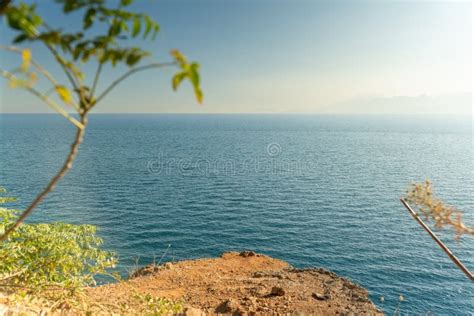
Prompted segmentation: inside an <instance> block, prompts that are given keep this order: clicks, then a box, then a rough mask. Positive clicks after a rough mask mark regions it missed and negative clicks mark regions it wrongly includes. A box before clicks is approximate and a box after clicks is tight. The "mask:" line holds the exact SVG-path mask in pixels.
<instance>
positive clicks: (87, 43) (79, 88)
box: [2, 0, 202, 119]
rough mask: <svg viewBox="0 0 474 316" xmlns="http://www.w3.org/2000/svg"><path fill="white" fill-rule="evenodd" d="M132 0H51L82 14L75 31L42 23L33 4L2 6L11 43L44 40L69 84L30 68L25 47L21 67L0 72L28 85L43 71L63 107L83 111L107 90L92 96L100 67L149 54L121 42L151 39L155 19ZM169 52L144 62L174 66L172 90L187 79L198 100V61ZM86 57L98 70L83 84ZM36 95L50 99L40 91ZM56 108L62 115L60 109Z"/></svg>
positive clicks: (131, 64) (14, 84)
mask: <svg viewBox="0 0 474 316" xmlns="http://www.w3.org/2000/svg"><path fill="white" fill-rule="evenodd" d="M132 2H133V0H120V1H117V2H115V3H116V4H117V6H114V7H112V3H111V2H110V1H106V0H56V3H57V4H58V5H60V6H61V8H62V12H63V13H64V14H67V15H68V14H72V13H76V14H77V13H79V14H82V21H83V23H82V27H81V29H79V30H75V31H71V30H67V31H66V30H64V29H63V28H62V27H61V26H52V25H49V24H48V23H46V21H45V20H44V19H43V18H42V17H41V16H40V15H39V14H38V12H37V10H36V5H35V4H26V3H23V2H19V3H18V4H10V5H7V6H6V8H5V9H4V10H3V14H4V15H5V17H6V20H7V23H8V25H9V26H10V27H11V28H12V29H13V30H15V31H16V32H17V33H18V35H17V36H16V37H15V39H14V43H15V44H19V43H24V42H40V43H42V44H44V45H45V46H46V47H47V48H48V49H49V50H50V52H51V53H52V55H53V56H54V58H55V59H56V61H57V62H58V63H59V64H60V65H61V67H62V68H63V70H64V72H65V73H66V75H67V76H68V78H69V81H70V85H71V87H67V85H66V84H60V83H58V82H57V81H56V80H55V79H54V80H51V78H52V76H51V75H50V74H49V73H48V74H45V72H44V71H43V70H44V69H43V68H42V67H34V68H36V69H35V71H31V70H30V67H29V66H30V62H29V61H30V60H31V52H30V51H29V50H19V52H21V54H22V59H23V62H22V66H21V67H19V68H17V69H14V70H12V71H6V70H2V76H4V77H6V78H7V79H8V80H9V82H10V86H11V87H13V88H15V87H23V88H32V86H33V85H34V84H35V83H36V79H37V78H38V74H43V75H44V76H45V77H46V78H47V79H48V80H49V81H51V83H52V84H53V89H54V90H55V91H56V92H57V95H58V97H59V98H60V99H61V100H62V101H63V103H64V104H65V105H66V106H69V107H70V106H72V107H74V108H75V109H76V110H77V112H78V113H84V112H87V111H89V110H90V109H91V108H92V107H94V106H95V105H96V104H97V102H98V101H100V100H101V99H102V97H103V96H105V95H104V93H105V94H106V93H107V92H108V91H109V89H108V88H107V89H105V90H104V93H102V94H100V95H98V96H96V95H95V89H96V85H97V80H98V79H99V76H100V73H101V70H102V66H103V65H107V64H109V65H111V66H112V67H115V66H117V65H119V64H125V65H127V66H129V67H132V68H131V69H137V68H136V67H135V68H134V66H136V65H138V64H139V63H140V62H141V61H142V60H143V59H144V58H145V57H148V56H150V55H151V53H150V52H149V51H146V50H144V49H142V48H140V47H138V46H126V45H125V44H124V43H125V42H126V40H127V39H131V38H137V37H138V36H141V37H142V39H151V40H154V39H155V37H156V34H157V33H158V31H159V29H160V28H159V25H158V23H157V22H156V21H154V20H153V19H152V18H151V17H150V16H149V15H147V14H142V13H135V12H131V11H130V10H128V7H129V6H130V4H132ZM17 50H18V49H17ZM171 56H172V58H173V61H171V62H169V63H163V64H151V65H149V66H152V65H154V66H156V67H159V66H176V67H178V68H179V70H178V72H177V73H176V75H175V76H174V77H173V80H172V86H173V89H176V88H177V87H178V85H179V84H180V83H181V81H182V80H183V79H188V80H189V81H190V82H191V84H192V86H193V88H194V91H195V94H196V98H197V99H198V101H199V102H202V91H201V88H200V80H199V64H197V63H195V62H191V63H190V62H188V60H187V59H186V58H185V57H184V55H182V54H181V53H180V52H179V51H178V50H173V51H172V52H171ZM91 59H92V60H95V62H96V63H97V64H98V65H99V68H98V69H97V72H96V74H95V76H94V80H93V83H92V84H91V85H88V84H86V83H85V74H84V72H83V71H82V70H81V68H82V67H81V66H82V65H83V64H84V63H88V62H89V61H90V60H91ZM35 64H37V63H35ZM151 68H152V67H151ZM17 74H20V75H21V74H23V75H25V76H24V77H26V78H27V79H20V78H17ZM111 86H112V85H111ZM73 92H75V93H76V94H77V100H73V99H72V95H73ZM39 94H40V95H41V96H43V97H44V98H47V99H50V98H49V96H48V95H47V94H46V93H39ZM47 103H48V102H47ZM54 108H55V109H56V108H57V107H54ZM56 110H57V109H56ZM58 112H60V113H61V114H63V115H64V113H62V112H61V111H58ZM68 119H69V118H68Z"/></svg>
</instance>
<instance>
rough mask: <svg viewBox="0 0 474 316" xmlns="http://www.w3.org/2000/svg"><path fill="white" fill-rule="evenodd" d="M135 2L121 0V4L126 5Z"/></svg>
mask: <svg viewBox="0 0 474 316" xmlns="http://www.w3.org/2000/svg"><path fill="white" fill-rule="evenodd" d="M132 2H133V0H121V1H120V4H121V5H122V6H124V7H126V6H128V5H130V4H131V3H132Z"/></svg>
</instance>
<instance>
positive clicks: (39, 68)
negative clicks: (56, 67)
mask: <svg viewBox="0 0 474 316" xmlns="http://www.w3.org/2000/svg"><path fill="white" fill-rule="evenodd" d="M0 49H4V50H7V51H10V52H14V53H17V54H20V55H21V53H22V51H23V50H22V49H21V48H18V47H15V46H1V45H0ZM30 62H31V64H32V65H33V67H35V68H36V70H37V71H38V72H39V73H41V74H42V75H43V76H45V78H46V79H48V80H49V82H51V84H52V85H53V86H54V88H56V87H57V86H59V83H58V81H57V80H56V79H55V78H54V77H53V76H52V75H51V74H50V73H49V72H48V71H47V70H46V69H44V68H43V67H42V66H41V65H40V64H39V63H37V62H36V61H35V60H34V59H33V58H31V61H30ZM71 105H72V106H73V107H74V108H75V109H76V110H77V111H79V106H78V105H77V104H76V103H75V102H72V103H71Z"/></svg>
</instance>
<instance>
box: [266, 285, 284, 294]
mask: <svg viewBox="0 0 474 316" xmlns="http://www.w3.org/2000/svg"><path fill="white" fill-rule="evenodd" d="M270 295H272V296H283V295H285V290H284V289H283V288H281V287H279V286H274V287H272V291H271V292H270Z"/></svg>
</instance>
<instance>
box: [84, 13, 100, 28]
mask: <svg viewBox="0 0 474 316" xmlns="http://www.w3.org/2000/svg"><path fill="white" fill-rule="evenodd" d="M96 14H97V11H96V9H94V8H89V9H88V10H87V12H86V14H85V15H84V29H86V30H87V29H88V28H90V27H91V26H92V23H94V19H95V17H96Z"/></svg>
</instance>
